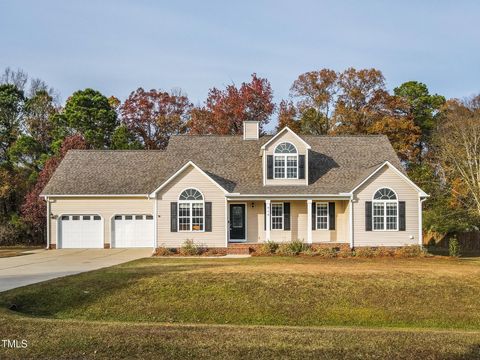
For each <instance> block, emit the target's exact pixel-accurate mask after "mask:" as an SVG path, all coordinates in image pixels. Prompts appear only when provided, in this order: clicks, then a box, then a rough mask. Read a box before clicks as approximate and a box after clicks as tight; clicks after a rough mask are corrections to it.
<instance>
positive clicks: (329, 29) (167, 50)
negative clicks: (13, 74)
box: [0, 0, 480, 104]
mask: <svg viewBox="0 0 480 360" xmlns="http://www.w3.org/2000/svg"><path fill="white" fill-rule="evenodd" d="M479 20H480V1H473V0H472V1H467V0H464V1H461V0H457V1H453V0H452V1H442V0H437V1H433V0H430V1H427V0H424V1H420V0H417V1H408V0H403V1H394V0H391V1H387V0H384V1H380V0H378V1H373V0H363V1H358V0H357V1H341V0H339V1H307V0H305V1H303V0H297V1H293V0H290V1H281V0H279V1H260V0H259V1H249V0H244V1H225V0H224V1H209V0H203V1H193V0H192V1H191V0H184V1H145V0H138V1H133V0H132V1H122V0H117V1H109V0H98V1H90V0H82V1H50V0H42V1H33V0H32V1H26V0H22V1H14V0H0V34H1V35H0V38H1V43H0V71H3V69H4V68H6V67H11V68H13V69H17V68H20V69H23V70H24V71H26V72H27V73H28V74H29V75H31V76H32V77H38V78H41V79H43V80H44V81H46V82H47V83H48V84H49V85H50V86H53V87H54V88H55V89H56V90H57V91H58V92H59V93H60V96H61V99H62V100H63V101H64V100H65V99H66V98H67V97H68V96H69V95H70V94H71V93H73V92H74V91H76V90H79V89H84V88H87V87H91V88H94V89H96V90H99V91H101V92H102V93H104V94H105V95H107V96H110V95H114V96H116V97H118V98H120V99H122V100H123V99H125V98H126V97H128V95H129V94H130V92H132V91H133V90H135V89H137V88H138V87H143V88H145V89H152V88H156V89H163V90H170V89H173V88H181V89H182V90H183V91H184V92H186V93H187V94H188V96H189V98H190V100H191V101H192V102H193V103H194V104H201V103H202V102H203V101H204V100H205V98H206V96H207V93H208V90H209V89H210V88H211V87H213V86H215V87H224V86H226V85H228V84H231V83H235V84H241V82H243V81H248V80H249V79H250V74H252V73H254V72H255V73H257V74H258V75H259V76H261V77H266V78H267V79H268V80H269V81H270V83H271V85H272V88H273V90H274V96H275V101H276V102H279V101H280V100H281V99H284V98H288V96H289V89H290V86H291V84H292V82H293V81H294V80H295V79H296V78H297V77H298V75H300V74H302V73H304V72H307V71H312V70H319V69H321V68H330V69H334V70H337V71H342V70H344V69H346V68H348V67H355V68H371V67H374V68H377V69H379V70H381V71H382V72H383V74H384V76H385V78H386V82H387V87H388V88H389V89H390V90H391V89H393V88H394V87H396V86H398V85H400V84H402V83H403V82H405V81H409V80H417V81H421V82H424V83H425V84H427V85H428V87H429V89H430V91H431V92H432V93H439V94H442V95H444V96H446V97H447V98H451V97H456V98H463V97H468V96H471V95H473V94H478V93H480V24H479V22H480V21H479Z"/></svg>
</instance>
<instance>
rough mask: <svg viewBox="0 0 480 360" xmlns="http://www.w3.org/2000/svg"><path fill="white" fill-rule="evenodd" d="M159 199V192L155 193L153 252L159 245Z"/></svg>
mask: <svg viewBox="0 0 480 360" xmlns="http://www.w3.org/2000/svg"><path fill="white" fill-rule="evenodd" d="M157 222H158V201H157V194H156V193H155V197H154V198H153V253H155V250H156V249H157V246H158V231H157V230H158V224H157Z"/></svg>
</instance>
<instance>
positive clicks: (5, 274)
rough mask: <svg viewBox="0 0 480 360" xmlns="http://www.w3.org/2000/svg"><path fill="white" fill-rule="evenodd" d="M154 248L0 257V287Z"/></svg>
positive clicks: (107, 262)
mask: <svg viewBox="0 0 480 360" xmlns="http://www.w3.org/2000/svg"><path fill="white" fill-rule="evenodd" d="M151 254H152V249H61V250H34V251H32V254H29V255H22V256H14V257H8V258H0V291H5V290H9V289H13V288H16V287H20V286H25V285H30V284H34V283H37V282H41V281H45V280H49V279H54V278H57V277H62V276H67V275H72V274H78V273H81V272H85V271H90V270H95V269H100V268H104V267H108V266H113V265H118V264H122V263H125V262H128V261H132V260H136V259H141V258H144V257H149V256H151Z"/></svg>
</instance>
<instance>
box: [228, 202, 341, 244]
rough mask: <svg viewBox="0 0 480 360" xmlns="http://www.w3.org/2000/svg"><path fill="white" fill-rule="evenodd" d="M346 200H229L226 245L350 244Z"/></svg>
mask: <svg viewBox="0 0 480 360" xmlns="http://www.w3.org/2000/svg"><path fill="white" fill-rule="evenodd" d="M349 224H350V222H349V200H348V199H333V198H312V199H301V200H298V199H281V198H275V199H229V201H228V202H227V236H228V246H229V247H238V248H241V247H242V246H238V244H245V245H255V244H262V243H264V242H267V241H274V242H277V243H284V242H289V241H292V240H301V241H303V242H305V243H307V244H330V245H334V244H349V243H350V237H349V228H350V226H349Z"/></svg>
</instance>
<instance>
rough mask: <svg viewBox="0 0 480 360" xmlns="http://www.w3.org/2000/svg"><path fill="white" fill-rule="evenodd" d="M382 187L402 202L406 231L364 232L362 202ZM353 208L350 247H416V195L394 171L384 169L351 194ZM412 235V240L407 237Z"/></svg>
mask: <svg viewBox="0 0 480 360" xmlns="http://www.w3.org/2000/svg"><path fill="white" fill-rule="evenodd" d="M383 187H388V188H390V189H392V190H393V191H395V192H396V194H397V197H398V201H405V217H406V219H405V222H406V231H365V202H366V201H372V199H373V195H374V193H375V192H376V191H377V190H378V189H380V188H383ZM354 195H355V203H354V206H353V218H354V246H355V247H358V246H404V245H412V244H418V231H419V224H418V202H419V197H418V192H417V191H416V190H415V189H414V188H413V187H412V185H411V184H409V183H408V182H407V181H406V180H405V179H403V178H402V177H401V176H400V175H399V174H397V173H396V172H395V171H394V170H392V169H391V168H389V167H388V166H385V167H384V168H383V169H381V170H380V171H379V172H378V173H377V174H375V175H374V176H373V177H372V178H371V179H369V180H368V181H367V182H366V183H365V184H364V185H362V186H361V187H360V189H358V190H357V191H356V192H355V194H354ZM411 236H412V238H410V237H411Z"/></svg>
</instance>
